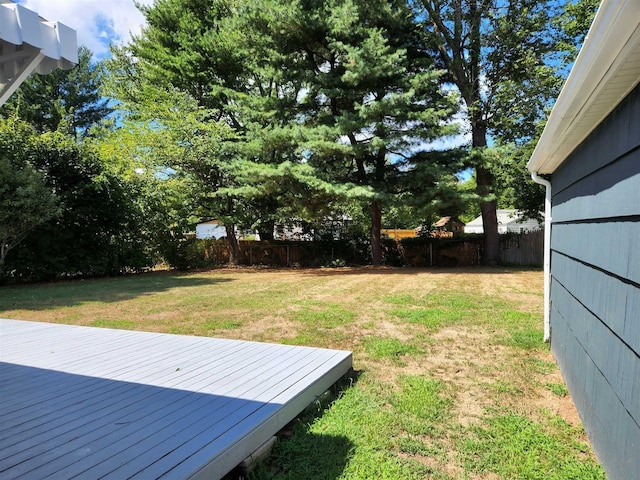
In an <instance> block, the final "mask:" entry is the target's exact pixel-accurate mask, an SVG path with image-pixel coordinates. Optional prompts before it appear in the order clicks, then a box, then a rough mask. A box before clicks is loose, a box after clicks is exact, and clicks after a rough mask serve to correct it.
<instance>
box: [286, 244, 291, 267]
mask: <svg viewBox="0 0 640 480" xmlns="http://www.w3.org/2000/svg"><path fill="white" fill-rule="evenodd" d="M290 266H291V258H290V256H289V245H287V267H290Z"/></svg>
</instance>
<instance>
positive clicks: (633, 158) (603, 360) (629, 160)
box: [551, 86, 640, 480]
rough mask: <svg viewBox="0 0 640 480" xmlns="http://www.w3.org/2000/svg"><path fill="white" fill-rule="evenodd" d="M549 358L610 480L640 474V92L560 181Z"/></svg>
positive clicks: (562, 170) (557, 176)
mask: <svg viewBox="0 0 640 480" xmlns="http://www.w3.org/2000/svg"><path fill="white" fill-rule="evenodd" d="M552 185H553V199H552V204H553V207H552V218H553V224H552V230H551V232H552V233H551V277H552V280H551V329H552V330H551V349H552V352H553V354H554V356H555V357H556V359H557V361H558V364H559V366H560V369H561V371H562V373H563V375H564V377H565V380H566V382H567V385H568V387H569V390H570V391H571V394H572V396H573V400H574V402H575V405H576V407H577V409H578V411H579V413H580V416H581V419H582V421H583V423H584V426H585V429H586V430H587V433H588V435H589V438H590V439H591V443H592V445H593V447H594V449H595V451H596V454H597V455H598V458H599V459H600V461H601V462H602V465H603V466H604V468H605V470H606V471H607V476H608V478H609V479H614V480H615V479H629V478H636V476H637V474H638V472H639V471H640V426H639V425H640V356H639V354H640V86H638V87H636V88H635V89H634V90H633V91H632V92H631V93H630V94H629V95H628V96H627V98H626V99H625V100H624V101H623V102H622V103H621V104H620V105H619V106H618V107H617V108H616V109H615V110H614V111H613V112H612V113H611V114H610V115H609V116H608V117H607V118H606V119H605V120H604V121H603V122H602V123H601V124H600V125H599V126H598V127H597V128H596V129H595V130H594V131H593V132H592V133H591V134H590V135H589V137H587V139H585V141H584V142H582V144H581V145H580V146H579V147H578V148H576V149H575V150H574V152H573V153H572V154H571V155H570V156H569V157H568V158H567V159H566V160H565V162H564V163H563V164H562V165H561V166H560V167H559V168H558V170H556V172H555V173H554V174H553V176H552Z"/></svg>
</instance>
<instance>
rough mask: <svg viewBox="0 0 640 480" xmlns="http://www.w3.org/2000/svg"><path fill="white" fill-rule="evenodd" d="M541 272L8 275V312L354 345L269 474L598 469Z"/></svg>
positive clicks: (503, 474) (541, 473)
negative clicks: (546, 308) (32, 278)
mask: <svg viewBox="0 0 640 480" xmlns="http://www.w3.org/2000/svg"><path fill="white" fill-rule="evenodd" d="M541 291H542V273H541V272H539V271H535V270H530V269H527V270H515V269H504V270H499V269H487V270H483V269H473V270H445V269H441V270H433V271H426V270H404V269H371V268H361V269H331V270H329V269H323V270H301V271H284V270H243V269H235V270H218V271H210V272H197V273H192V274H177V273H173V272H157V273H153V274H145V275H137V276H128V277H123V278H115V279H101V280H87V281H74V282H63V283H55V284H46V285H33V286H18V287H3V288H0V316H1V317H8V318H19V319H25V320H39V321H47V322H61V323H70V324H77V325H92V326H97V327H102V328H120V329H130V330H146V331H156V332H166V333H179V334H189V335H204V336H218V337H226V338H241V339H246V340H258V341H269V342H278V343H287V344H295V345H312V346H319V347H327V348H340V349H348V350H351V351H353V354H354V367H355V369H356V371H357V372H358V373H357V375H356V377H354V379H353V381H352V382H351V383H346V384H343V385H340V386H339V387H337V388H336V389H334V391H333V394H332V396H331V397H329V398H327V399H323V400H322V401H321V402H318V403H315V404H313V405H311V406H310V407H309V408H308V409H307V410H306V411H305V412H304V413H303V414H302V415H301V417H300V418H299V419H298V420H297V421H296V422H295V423H294V424H293V425H292V427H291V429H290V431H289V432H287V434H286V435H285V434H283V435H282V438H281V440H280V441H279V442H278V444H277V445H276V447H275V449H274V451H273V454H272V455H271V457H270V459H269V460H268V462H266V463H265V464H263V465H262V466H261V467H259V469H258V470H257V471H256V472H254V473H253V474H252V478H253V479H254V480H266V479H299V478H305V479H338V478H344V479H373V478H375V479H394V480H395V479H424V478H429V479H436V480H438V479H439V480H445V479H447V480H452V479H482V478H487V479H493V478H513V479H519V478H521V479H536V478H550V479H554V478H556V479H565V478H566V479H571V478H575V479H602V478H604V473H603V471H602V469H601V467H600V466H599V465H598V463H597V461H596V460H595V457H594V455H593V453H592V451H591V449H590V446H589V444H588V441H587V438H586V436H585V433H584V431H583V430H582V427H581V425H580V422H579V419H578V417H577V415H576V412H575V409H574V408H573V406H572V403H571V397H570V395H569V392H568V390H567V388H566V386H565V385H564V382H563V381H562V378H561V376H560V373H559V371H558V368H557V366H556V364H555V362H554V361H553V358H552V356H551V354H550V352H549V349H548V347H547V346H546V345H544V344H543V343H542V297H541V295H540V292H541Z"/></svg>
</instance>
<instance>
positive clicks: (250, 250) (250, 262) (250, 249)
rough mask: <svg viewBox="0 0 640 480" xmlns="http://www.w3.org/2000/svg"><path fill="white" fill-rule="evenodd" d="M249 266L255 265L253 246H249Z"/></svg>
mask: <svg viewBox="0 0 640 480" xmlns="http://www.w3.org/2000/svg"><path fill="white" fill-rule="evenodd" d="M249 265H253V245H251V244H249Z"/></svg>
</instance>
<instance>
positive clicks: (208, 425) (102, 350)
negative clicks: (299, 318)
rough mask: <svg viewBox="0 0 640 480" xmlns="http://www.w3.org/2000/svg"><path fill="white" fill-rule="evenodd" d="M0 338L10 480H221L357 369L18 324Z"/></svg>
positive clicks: (282, 350)
mask: <svg viewBox="0 0 640 480" xmlns="http://www.w3.org/2000/svg"><path fill="white" fill-rule="evenodd" d="M0 334H1V337H0V338H1V339H2V340H1V341H2V350H1V352H0V360H1V361H2V362H4V363H2V368H1V369H0V381H1V382H2V383H1V385H2V398H1V399H0V476H2V478H18V477H21V476H24V477H27V478H43V477H45V476H55V477H56V478H72V477H74V476H80V477H82V478H101V477H105V478H114V479H119V478H130V477H133V476H137V477H138V478H156V477H159V476H162V475H165V474H166V475H168V476H169V478H188V477H192V476H196V477H197V476H198V475H206V477H207V478H220V477H222V476H223V475H224V474H225V473H226V472H227V471H229V470H230V469H232V468H233V467H234V466H235V465H236V464H237V463H239V462H240V461H242V460H243V459H244V458H245V457H246V456H248V455H249V454H250V453H251V452H252V451H253V449H255V448H257V447H258V446H259V445H260V444H262V443H263V442H264V441H266V440H267V439H268V438H269V437H270V436H272V435H274V434H275V433H276V432H277V431H278V430H279V429H280V428H282V427H283V426H284V425H285V424H286V423H287V422H289V421H290V420H291V419H292V418H294V417H295V416H296V415H297V414H298V413H299V412H300V411H301V410H303V409H304V408H305V407H306V406H307V405H308V404H309V403H311V402H313V401H314V400H315V398H317V397H318V396H319V395H320V394H322V393H323V392H324V390H326V388H328V387H329V386H330V385H331V384H332V383H335V381H337V380H338V379H339V378H340V377H341V376H342V375H344V374H345V373H346V372H347V371H348V369H349V368H350V367H351V353H350V352H343V351H336V350H327V349H316V348H309V347H295V346H288V345H270V344H263V343H256V342H242V341H237V340H224V339H214V338H203V337H187V336H177V335H166V334H156V333H148V332H131V331H123V330H109V329H96V328H92V327H76V326H69V325H55V324H37V323H34V322H19V321H12V320H0ZM5 347H6V348H5ZM36 350H37V351H36ZM5 387H6V388H5ZM2 407H5V408H6V410H5V408H2ZM234 462H235V463H234ZM169 472H170V473H169Z"/></svg>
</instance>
